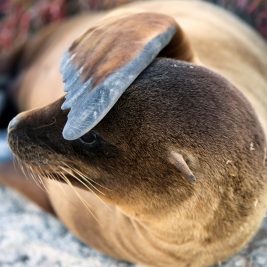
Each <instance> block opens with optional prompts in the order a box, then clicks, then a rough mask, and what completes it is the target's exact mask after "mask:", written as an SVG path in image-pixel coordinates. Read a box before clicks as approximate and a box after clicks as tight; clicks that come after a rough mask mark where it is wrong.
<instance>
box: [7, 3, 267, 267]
mask: <svg viewBox="0 0 267 267" xmlns="http://www.w3.org/2000/svg"><path fill="white" fill-rule="evenodd" d="M134 8H138V9H139V8H141V9H142V10H144V11H150V10H160V11H161V12H162V13H163V14H166V15H168V16H171V17H172V18H174V19H175V20H174V22H175V23H176V22H177V23H179V25H180V26H179V25H178V24H177V27H178V29H180V28H181V29H183V31H179V30H177V29H176V33H179V34H178V36H176V35H173V36H174V37H172V38H173V39H171V40H170V43H169V45H171V46H167V47H166V49H165V50H164V49H163V50H162V54H163V55H165V56H169V57H173V58H175V59H166V58H159V59H156V60H155V61H154V62H153V63H152V64H151V65H150V66H149V67H148V68H147V69H146V70H144V71H143V72H142V73H141V75H140V76H138V78H137V79H136V80H135V81H134V82H133V83H132V84H131V85H130V86H129V87H128V88H127V90H126V91H125V92H124V93H123V94H122V95H121V97H119V98H118V102H117V103H116V104H115V105H114V106H113V107H112V108H111V110H110V111H109V112H107V114H106V115H105V116H104V117H103V118H102V119H100V121H99V123H97V124H96V125H95V126H94V127H93V128H92V129H91V130H90V131H88V132H86V133H83V134H82V135H81V136H79V137H78V138H76V139H74V140H71V141H68V140H66V139H65V138H63V135H62V131H63V128H64V127H65V126H66V125H67V124H66V123H67V120H68V118H67V114H69V110H64V111H62V110H61V107H62V104H63V103H66V102H65V98H64V97H61V98H60V99H59V100H57V101H56V102H54V103H52V104H50V105H47V106H45V107H42V108H37V109H34V110H31V111H26V112H24V113H21V114H20V115H18V116H17V117H16V118H15V119H13V120H12V122H11V123H10V126H9V143H10V146H11V148H12V150H13V152H14V153H15V155H16V156H17V157H18V158H19V159H20V160H22V161H23V162H24V163H25V164H28V165H29V166H30V167H31V168H32V169H33V170H35V171H36V172H39V174H41V175H43V177H42V183H44V186H45V187H46V189H47V195H48V198H49V201H50V203H51V204H52V206H53V208H54V211H55V214H56V215H57V216H58V217H59V218H60V219H61V220H62V221H63V222H64V224H66V226H67V227H68V228H69V229H70V230H71V231H72V232H73V233H74V234H75V235H76V236H77V237H78V238H80V239H81V240H83V241H84V242H85V243H86V244H88V245H90V246H92V247H94V248H96V249H98V250H100V251H103V252H105V253H106V254H108V255H111V256H113V257H115V258H118V259H123V260H127V261H130V262H133V263H139V264H141V265H143V266H159V267H161V266H162V267H163V266H164V267H165V266H181V267H185V266H192V267H193V266H194V267H204V266H210V265H212V264H215V263H217V262H218V261H222V260H224V259H226V258H227V257H229V256H231V255H232V254H233V253H235V252H237V251H238V250H240V249H241V248H242V247H243V246H244V245H245V244H246V242H247V241H248V240H249V239H250V238H251V237H252V236H253V234H254V233H255V231H256V230H257V228H258V227H259V225H260V223H261V221H262V218H263V216H264V213H265V210H266V203H267V199H266V198H267V194H266V193H267V188H266V177H267V176H266V175H267V174H266V166H265V160H266V139H265V133H264V131H263V129H262V126H261V124H262V125H263V127H264V129H266V122H264V119H265V117H264V116H265V115H266V102H264V99H265V98H264V95H265V93H266V85H267V77H266V73H265V69H264V68H265V66H266V62H265V61H264V56H265V53H266V50H265V48H266V45H265V44H264V43H263V41H262V40H261V39H260V37H258V36H257V35H256V34H255V33H253V32H252V31H251V30H250V29H248V28H247V27H246V26H244V25H243V24H242V23H240V22H239V21H237V20H235V19H234V18H232V17H231V16H230V15H227V14H226V13H225V12H223V11H221V10H219V9H217V8H214V7H212V6H211V5H209V4H206V3H202V2H194V1H181V2H166V1H165V2H164V3H160V2H149V3H136V4H133V5H130V6H129V9H127V8H125V9H121V11H116V12H115V13H113V15H111V16H110V18H109V19H111V20H112V23H113V22H114V21H115V23H116V17H117V18H119V17H120V15H121V14H127V15H128V13H133V9H134ZM200 8H201V11H202V13H201V14H199V12H198V10H199V9H200ZM136 12H137V13H139V12H140V11H136ZM137 15H138V14H137ZM149 15H151V14H149ZM166 15H165V16H166ZM138 16H139V15H138ZM154 16H155V18H158V15H156V14H155V15H154ZM144 17H146V16H144ZM124 18H126V20H127V16H126V17H124ZM94 19H95V18H93V19H92V20H91V21H90V23H89V22H87V24H88V25H89V24H92V25H93V26H91V27H92V29H93V28H94V26H95V25H96V24H97V23H98V24H97V25H96V26H97V27H99V28H98V33H99V36H100V35H101V33H102V31H103V30H104V32H105V30H108V29H109V23H110V21H108V22H107V21H106V20H105V22H103V23H101V22H95V21H94ZM114 19H115V20H114ZM85 21H86V19H85V18H81V19H77V20H75V21H73V22H69V24H68V25H67V26H63V28H62V29H58V32H57V34H58V33H62V32H64V30H65V29H66V27H68V29H69V32H68V33H66V34H65V35H64V36H62V39H63V40H61V41H59V40H58V37H57V39H55V36H54V37H53V36H52V37H51V39H50V41H49V44H48V45H47V46H48V47H50V49H49V50H48V49H45V50H43V51H42V54H41V55H39V57H38V58H37V59H35V62H33V63H32V64H31V65H30V67H29V69H28V70H27V71H26V73H25V76H24V79H23V81H22V84H21V94H22V95H23V93H24V94H25V92H28V93H29V92H30V95H29V99H27V100H26V98H24V103H23V104H24V107H25V108H26V109H29V108H34V107H38V106H40V105H46V104H48V103H49V102H51V101H52V100H55V99H56V98H58V97H60V96H62V95H63V84H62V82H61V77H60V75H59V73H58V67H59V56H58V53H59V52H60V54H61V53H62V52H63V50H64V49H65V48H67V45H70V43H69V40H70V39H72V38H73V36H74V35H75V34H76V33H77V32H79V31H80V28H79V27H81V26H79V25H80V22H85ZM155 21H157V19H155ZM167 21H173V19H167ZM196 21H197V22H196ZM222 21H223V23H222ZM211 22H212V23H211ZM136 23H137V25H138V20H136ZM139 23H140V21H139ZM171 23H173V22H171ZM126 24H127V23H126ZM126 24H122V23H121V24H120V25H121V27H122V29H123V28H124V27H125V26H124V25H126ZM167 24H168V23H167ZM160 25H162V24H160ZM164 25H165V24H164ZM196 25H197V26H196ZM229 25H231V26H229ZM85 26H86V25H85ZM142 26H143V24H142V23H141V24H140V26H137V27H136V29H137V31H136V30H135V29H132V31H128V32H127V33H128V35H133V36H135V37H136V38H137V40H138V42H139V43H140V44H141V48H142V47H144V45H145V44H146V43H147V42H146V37H147V36H149V37H150V36H151V35H153V34H151V31H149V30H148V32H145V33H146V34H142V33H143V32H142ZM218 27H219V30H218ZM78 28H79V29H78ZM153 29H156V28H153ZM168 29H169V27H163V30H161V31H163V32H165V31H166V30H167V31H168ZM92 31H94V30H92ZM92 31H90V30H89V31H88V32H87V33H86V34H85V35H83V37H82V38H81V39H79V41H78V43H79V44H84V45H83V46H82V48H81V49H79V50H78V51H76V52H77V53H78V54H79V53H80V54H79V55H82V54H83V55H84V56H83V57H82V56H80V58H78V59H79V60H78V62H74V63H75V64H76V65H75V64H74V63H73V64H74V65H75V66H76V67H77V64H78V63H79V62H81V60H83V59H85V60H84V62H82V64H81V66H80V67H81V68H82V67H84V68H85V69H84V68H82V70H81V73H83V71H85V74H87V75H85V76H83V78H84V80H82V85H84V84H85V83H86V80H87V79H88V77H96V74H99V73H101V75H100V76H99V77H100V80H101V78H102V77H104V79H107V77H109V75H113V71H112V70H114V73H115V74H116V73H118V72H119V71H120V70H121V69H124V68H125V66H127V63H130V62H133V60H134V59H135V58H136V57H135V55H136V51H137V52H138V51H143V50H142V49H140V46H138V45H137V49H135V47H134V48H133V46H131V45H130V44H129V43H127V42H126V43H125V44H124V45H123V46H121V43H118V44H117V43H116V42H115V41H114V39H112V38H111V39H110V40H108V42H107V44H108V45H107V46H104V45H103V46H102V48H103V47H105V49H100V50H97V51H98V53H96V54H95V57H94V54H93V53H91V52H90V53H89V55H87V54H86V53H85V54H84V53H83V52H84V51H85V50H86V49H88V47H89V48H90V47H91V45H93V46H94V45H96V46H97V45H99V46H101V45H102V42H101V40H103V39H101V38H100V40H98V39H94V40H91V41H92V42H95V43H93V44H92V43H89V42H87V41H86V42H85V43H83V41H84V40H86V37H87V34H89V35H90V34H91V32H92ZM218 31H219V32H218ZM115 32H116V31H115ZM115 32H114V34H115ZM183 32H185V33H186V34H187V35H185V34H184V33H183ZM139 33H141V34H140V35H139ZM102 37H103V38H104V39H105V35H102ZM128 37H129V36H127V38H128ZM251 37H253V38H254V39H253V40H250V38H251ZM122 39H123V38H122ZM148 39H149V38H148ZM178 40H180V41H178ZM211 40H213V42H211ZM89 41H90V38H89ZM176 41H177V42H176ZM52 44H53V46H52ZM75 44H77V42H76V43H74V46H72V47H75ZM105 44H106V43H105ZM174 44H175V45H174ZM112 45H113V46H116V47H120V51H121V53H122V54H123V55H127V54H128V57H127V58H126V60H125V64H123V65H122V66H120V67H121V68H118V65H120V63H121V62H123V61H124V58H120V60H118V61H116V56H117V55H116V54H114V53H113V54H111V55H109V53H108V52H109V51H110V50H109V49H107V47H109V48H111V47H112ZM173 45H174V46H173ZM52 47H53V49H52ZM116 47H115V51H116ZM173 47H174V49H173V50H172V49H171V48H173ZM222 48H224V49H222ZM112 51H113V50H112ZM137 54H138V53H137ZM55 55H56V59H57V61H56V62H57V63H56V64H55ZM187 55H189V56H187ZM244 55H245V57H244ZM88 56H91V57H92V58H91V64H93V63H92V62H94V63H95V65H93V66H94V67H95V68H93V69H91V72H86V71H88V68H89V67H90V65H87V66H86V64H90V62H88V61H87V57H88ZM110 56H111V58H112V56H113V58H114V60H115V63H116V64H114V65H112V68H111V69H110V68H103V66H106V67H108V66H110V65H109V64H108V65H105V63H106V59H107V57H110ZM244 58H245V59H246V61H244ZM72 59H73V58H71V57H70V61H71V60H72ZM228 59H231V60H232V63H229V62H228ZM181 60H184V61H181ZM185 61H189V62H185ZM112 62H113V61H111V63H112ZM198 62H201V64H202V65H205V66H206V67H204V66H198V65H197V64H199V63H198ZM35 66H41V67H42V66H43V67H44V66H46V68H47V69H49V67H51V69H49V72H46V73H43V72H41V71H40V69H38V68H36V67H35ZM137 67H139V65H138V66H137ZM207 67H208V68H209V69H212V70H217V72H219V73H220V74H222V75H223V76H224V77H223V76H221V75H220V74H217V73H215V72H213V71H212V70H209V69H208V68H207ZM110 70H111V72H109V71H110ZM240 73H242V75H240ZM70 74H71V75H73V72H70ZM107 74H109V75H107ZM65 78H66V77H65ZM79 78H80V77H79ZM40 81H42V82H43V84H42V83H40ZM44 88H45V89H46V95H45V96H46V99H45V98H43V99H40V100H39V103H36V101H35V100H36V99H37V98H36V96H37V95H38V94H39V93H40V90H41V89H42V90H43V89H44ZM252 88H253V89H254V88H257V89H258V91H257V92H255V90H254V91H251V90H250V89H252ZM240 90H241V91H242V92H243V93H244V94H245V95H246V97H247V98H248V99H249V101H248V100H247V98H246V97H245V96H244V95H243V94H242V93H241V91H240ZM264 90H265V91H264ZM68 94H69V92H68ZM22 95H21V96H22ZM85 96H86V95H85ZM20 99H21V101H22V100H23V97H21V98H20ZM68 99H71V97H70V98H68V96H67V100H68ZM260 100H263V101H260ZM250 102H251V104H252V106H253V107H252V106H251V104H250ZM71 104H75V101H71ZM76 104H79V103H78V102H76ZM72 108H73V106H71V109H72ZM254 109H255V110H256V113H255V111H254ZM81 117H83V114H82V115H81ZM80 119H81V118H79V117H77V120H78V121H79V120H80ZM75 123H76V122H75ZM78 125H79V124H78ZM86 127H87V126H86ZM77 130H78V135H80V134H81V132H79V131H80V128H78V129H77ZM74 134H75V135H76V134H77V132H74ZM65 137H66V136H65ZM52 177H54V178H56V179H57V181H55V180H53V179H50V178H52ZM195 180H196V181H195ZM61 190H62V191H61Z"/></svg>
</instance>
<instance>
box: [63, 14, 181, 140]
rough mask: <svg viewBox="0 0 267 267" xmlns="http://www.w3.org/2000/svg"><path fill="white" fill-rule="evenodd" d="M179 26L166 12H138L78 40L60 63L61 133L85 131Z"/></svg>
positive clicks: (70, 134) (108, 22)
mask: <svg viewBox="0 0 267 267" xmlns="http://www.w3.org/2000/svg"><path fill="white" fill-rule="evenodd" d="M178 28H179V27H178V25H177V24H176V21H175V20H174V19H173V18H171V17H169V16H166V15H162V14H156V13H155V14H154V13H138V14H131V15H128V16H124V17H120V18H119V19H114V18H113V19H111V20H110V19H109V20H104V21H103V23H102V24H101V23H100V24H99V25H98V26H96V27H94V28H92V29H89V30H88V31H87V32H86V33H84V34H83V35H82V36H81V37H80V38H79V39H77V40H76V41H75V42H74V43H73V44H72V45H71V47H70V48H69V50H68V51H67V52H66V53H65V54H64V57H63V60H62V64H61V73H62V75H63V79H64V83H65V91H66V92H67V95H66V100H65V102H64V104H63V105H62V109H63V110H64V109H70V112H69V114H68V120H67V123H66V125H65V127H64V130H63V137H64V138H65V139H67V140H74V139H77V138H79V137H81V136H82V135H84V134H85V133H86V132H88V131H90V130H91V129H92V128H93V127H94V126H95V125H96V124H97V123H98V122H99V121H100V120H101V119H102V118H103V117H104V116H105V115H106V114H107V112H108V111H109V110H110V109H111V108H112V107H113V106H114V104H115V103H116V102H117V101H118V99H119V97H120V96H121V95H122V94H123V92H124V91H125V90H126V89H127V88H128V87H129V85H130V84H131V83H132V82H133V81H134V80H135V79H136V78H137V76H138V75H139V74H140V73H141V72H142V71H143V70H144V69H145V68H146V67H147V66H148V65H149V64H150V63H151V62H152V61H153V59H154V58H155V57H156V56H157V55H158V54H159V52H160V51H161V50H162V49H163V48H164V47H165V46H166V45H167V44H168V43H169V42H170V41H171V39H172V38H173V37H174V36H176V37H177V34H176V33H177V29H178ZM180 32H181V30H180V29H179V33H180ZM177 38H178V37H177ZM178 41H179V40H178ZM170 55H171V56H174V54H173V53H171V54H170Z"/></svg>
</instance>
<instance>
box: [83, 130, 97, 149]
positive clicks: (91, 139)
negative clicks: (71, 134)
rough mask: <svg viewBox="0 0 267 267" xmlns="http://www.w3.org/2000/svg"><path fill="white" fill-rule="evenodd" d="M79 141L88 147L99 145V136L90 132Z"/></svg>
mask: <svg viewBox="0 0 267 267" xmlns="http://www.w3.org/2000/svg"><path fill="white" fill-rule="evenodd" d="M79 141H80V142H81V143H82V144H84V145H88V146H94V145H96V144H97V143H98V136H97V134H96V133H95V132H93V131H90V132H88V133H86V134H85V135H83V136H82V137H80V138H79Z"/></svg>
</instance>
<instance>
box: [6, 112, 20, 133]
mask: <svg viewBox="0 0 267 267" xmlns="http://www.w3.org/2000/svg"><path fill="white" fill-rule="evenodd" d="M18 124H19V115H17V116H16V117H15V118H13V119H12V120H11V121H10V122H9V124H8V128H7V132H8V133H11V131H13V130H15V129H16V128H17V126H18Z"/></svg>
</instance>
